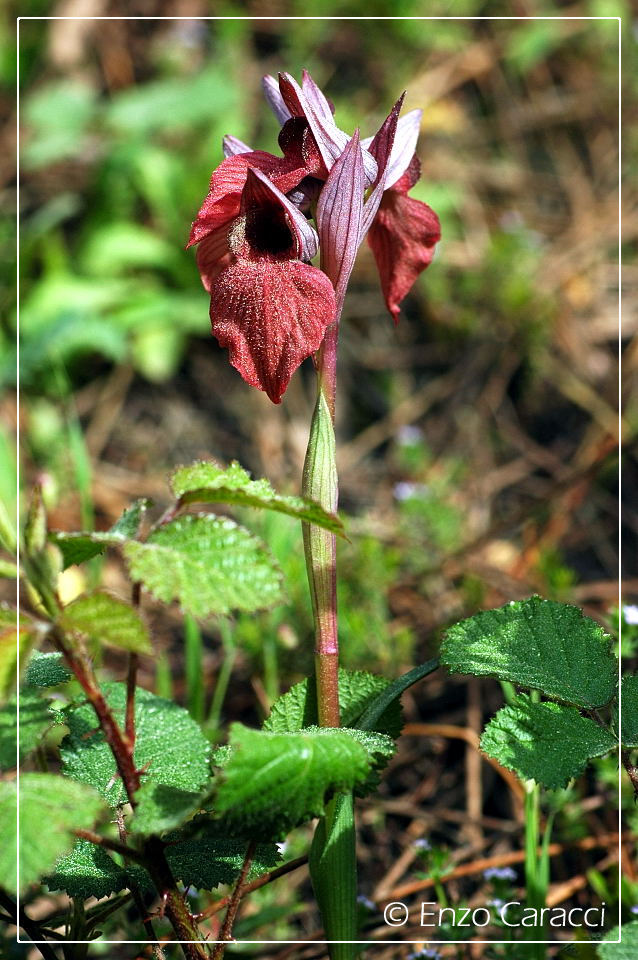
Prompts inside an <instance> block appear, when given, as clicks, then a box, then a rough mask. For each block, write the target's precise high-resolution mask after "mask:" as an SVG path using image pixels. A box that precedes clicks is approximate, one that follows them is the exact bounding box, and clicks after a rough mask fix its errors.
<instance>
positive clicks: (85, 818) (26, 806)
mask: <svg viewBox="0 0 638 960" xmlns="http://www.w3.org/2000/svg"><path fill="white" fill-rule="evenodd" d="M17 803H18V798H17V787H16V784H15V782H6V781H5V782H0V875H1V876H2V885H3V886H5V887H6V888H7V889H8V890H10V891H11V892H13V893H15V892H16V891H17V885H18V878H17V869H16V861H17V859H18V858H17V856H16V846H17V837H16V813H17ZM102 807H103V803H102V800H101V798H100V797H99V796H98V794H97V793H96V792H95V790H93V789H92V788H91V787H88V786H85V785H84V784H80V783H74V782H73V781H72V780H67V779H65V778H64V777H59V776H56V775H55V774H52V773H24V774H22V776H21V777H20V857H19V863H20V890H21V891H22V890H24V889H25V888H26V887H28V886H29V885H30V884H31V883H35V882H36V880H38V879H39V878H40V877H41V876H42V875H43V874H45V873H46V872H47V870H49V869H50V868H51V867H52V866H53V864H54V863H55V860H56V859H57V858H58V857H59V856H61V855H62V854H65V853H66V852H67V851H68V850H70V849H71V848H72V846H73V844H74V842H75V835H74V831H75V830H80V829H85V830H86V829H89V828H91V827H92V826H93V824H94V823H95V821H96V820H97V819H98V817H99V815H100V813H101V811H102Z"/></svg>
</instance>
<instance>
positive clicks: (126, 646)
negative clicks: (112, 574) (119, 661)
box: [58, 592, 152, 653]
mask: <svg viewBox="0 0 638 960" xmlns="http://www.w3.org/2000/svg"><path fill="white" fill-rule="evenodd" d="M58 622H59V624H60V626H61V627H62V629H63V630H68V631H71V632H73V631H76V630H77V631H78V632H80V633H84V634H86V636H87V637H89V638H90V639H91V640H93V641H94V642H95V643H98V644H101V643H106V644H107V645H108V646H110V647H119V648H120V649H122V650H130V651H131V652H132V653H151V652H152V648H151V641H150V638H149V635H148V630H147V629H146V627H145V626H144V624H143V623H142V620H141V619H140V616H139V614H138V613H137V611H136V610H134V609H133V607H132V606H130V604H128V603H124V601H123V600H118V599H117V598H116V597H112V596H111V595H110V594H108V593H101V592H97V593H90V594H87V595H85V596H82V597H78V599H77V600H74V601H73V602H72V603H70V604H68V606H66V607H65V608H64V609H63V611H62V613H61V614H60V616H59V618H58Z"/></svg>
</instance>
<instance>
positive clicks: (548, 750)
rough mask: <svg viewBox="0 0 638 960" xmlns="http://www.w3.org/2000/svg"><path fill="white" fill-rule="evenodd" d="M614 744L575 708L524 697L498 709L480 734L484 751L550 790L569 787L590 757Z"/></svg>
mask: <svg viewBox="0 0 638 960" xmlns="http://www.w3.org/2000/svg"><path fill="white" fill-rule="evenodd" d="M616 746H617V741H616V739H615V738H614V736H613V734H611V733H610V732H609V731H608V730H605V729H603V727H600V726H599V725H598V724H597V723H595V721H594V720H590V719H589V717H583V716H582V715H581V714H580V713H579V711H578V710H577V709H576V708H575V707H567V706H565V705H564V704H561V703H535V702H533V701H532V700H531V699H530V698H529V697H527V696H520V697H519V698H518V700H517V701H516V703H515V704H513V705H511V706H508V707H503V709H502V710H499V712H498V713H497V714H496V716H495V717H494V718H493V719H492V720H490V722H489V723H488V725H487V727H486V728H485V730H484V732H483V736H482V737H481V750H483V751H484V753H486V754H487V755H488V756H490V757H492V758H493V759H494V760H497V761H498V762H499V763H500V764H502V766H504V767H507V768H508V770H513V771H514V773H516V774H518V776H519V777H521V779H523V780H535V781H536V782H537V783H540V784H543V785H544V786H545V787H547V788H548V789H549V790H558V789H560V788H561V787H565V786H567V783H568V782H569V781H570V780H571V779H572V778H573V777H577V776H579V775H580V774H581V773H582V772H583V770H584V769H585V766H586V764H587V761H588V760H590V759H591V758H592V757H600V756H602V755H603V754H605V753H609V751H610V750H613V749H614V748H615V747H616Z"/></svg>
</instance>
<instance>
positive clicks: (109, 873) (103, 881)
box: [43, 840, 153, 900]
mask: <svg viewBox="0 0 638 960" xmlns="http://www.w3.org/2000/svg"><path fill="white" fill-rule="evenodd" d="M43 882H44V883H46V885H47V887H48V888H49V890H52V891H56V890H64V891H65V892H66V893H67V894H68V895H69V896H70V897H80V898H81V899H83V900H86V899H87V898H88V897H96V898H97V899H98V900H100V899H101V898H102V897H108V896H110V895H111V894H112V893H119V892H120V890H129V889H130V888H131V885H132V884H135V885H136V886H139V887H141V888H142V889H152V888H153V884H152V883H151V878H150V877H149V876H148V874H147V873H146V871H145V870H144V869H143V868H142V867H138V866H131V867H127V868H125V867H120V866H119V864H117V863H115V861H114V860H113V859H112V857H110V856H109V855H108V853H107V852H106V850H104V849H103V848H102V847H98V846H96V845H95V844H94V843H90V842H89V841H88V840H78V841H77V843H76V844H75V846H74V847H73V850H72V851H71V853H69V854H68V855H67V856H66V857H61V858H60V859H59V860H58V861H57V862H56V864H55V868H54V869H53V871H52V872H51V873H50V874H48V875H47V876H45V877H43Z"/></svg>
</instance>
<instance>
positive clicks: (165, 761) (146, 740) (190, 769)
mask: <svg viewBox="0 0 638 960" xmlns="http://www.w3.org/2000/svg"><path fill="white" fill-rule="evenodd" d="M102 689H103V691H104V693H105V695H106V699H107V702H108V703H109V705H110V706H111V709H112V710H113V713H114V716H115V719H116V720H117V721H118V723H120V724H123V722H124V711H125V706H126V686H125V684H123V683H109V684H104V685H103V687H102ZM64 712H65V722H66V724H67V725H68V727H69V734H68V735H67V736H66V737H65V738H64V740H63V741H62V743H61V745H60V753H61V756H62V762H63V764H64V772H65V773H66V774H67V775H68V776H70V777H73V778H74V779H75V780H80V781H82V782H83V783H89V784H91V786H93V787H95V788H96V789H97V790H98V791H99V792H100V793H101V794H102V796H103V797H104V798H105V800H106V801H107V802H108V803H109V804H110V805H111V806H117V804H119V803H125V802H126V794H125V791H124V787H123V785H122V783H121V781H120V780H119V779H118V778H117V775H116V767H115V760H114V759H113V755H112V753H111V750H110V748H109V746H108V744H107V743H106V741H105V739H104V735H103V734H102V731H101V730H100V729H99V728H98V724H97V718H96V716H95V712H94V710H93V707H92V706H91V705H90V704H89V703H85V704H82V705H81V706H79V707H70V708H67V710H65V711H64ZM135 728H136V738H135V762H136V764H137V767H138V769H143V770H144V772H143V774H142V783H145V782H146V781H148V780H150V781H153V782H154V783H163V784H168V785H170V786H173V787H177V788H179V789H181V790H191V791H198V790H199V788H200V787H202V786H203V785H204V784H205V783H206V782H207V781H208V779H209V777H210V765H209V757H210V745H209V743H208V740H207V739H206V737H205V736H204V734H203V733H202V731H201V729H200V727H199V726H198V724H197V723H196V722H195V721H194V720H193V718H192V717H191V716H190V714H189V713H188V711H187V710H184V709H183V708H182V707H180V706H178V705H177V704H176V703H173V701H171V700H164V699H163V698H162V697H156V696H155V695H154V694H153V693H150V692H149V691H148V690H144V689H142V687H138V688H137V690H136V693H135Z"/></svg>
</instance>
